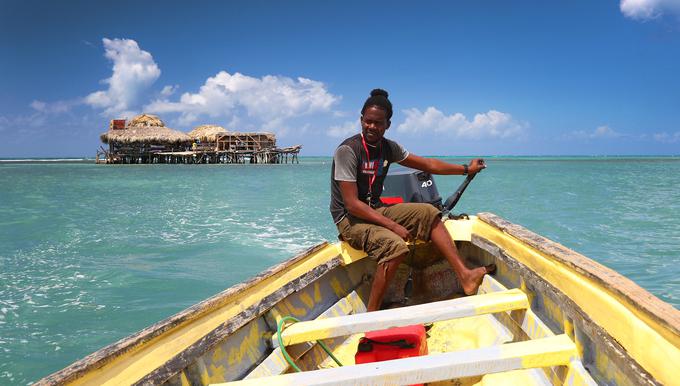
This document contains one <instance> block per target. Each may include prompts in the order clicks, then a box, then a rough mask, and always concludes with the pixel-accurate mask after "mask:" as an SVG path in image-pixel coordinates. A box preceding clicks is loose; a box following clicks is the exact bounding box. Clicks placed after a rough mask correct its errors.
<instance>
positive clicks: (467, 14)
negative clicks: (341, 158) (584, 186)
mask: <svg viewBox="0 0 680 386" xmlns="http://www.w3.org/2000/svg"><path fill="white" fill-rule="evenodd" d="M679 70H680V0H623V1H586V0H577V1H570V2H546V1H520V2H509V1H474V2H472V1H469V2H444V1H442V2H434V1H425V2H371V3H370V4H362V3H361V2H350V1H342V2H311V1H309V2H305V1H299V2H263V1H247V2H246V1H230V2H217V1H196V2H192V3H191V4H189V3H188V2H174V1H163V2H158V1H154V2H152V1H144V0H142V1H135V2H132V1H129V2H128V1H115V2H114V1H110V2H93V1H64V2H54V1H42V2H40V1H30V0H29V1H6V0H0V138H3V140H2V141H0V158H13V157H36V156H48V157H65V156H90V157H91V156H94V153H95V151H96V149H97V147H98V146H99V145H100V142H99V134H101V133H102V132H104V131H105V130H106V129H107V127H108V121H109V119H111V118H119V117H128V118H130V117H132V116H133V115H134V114H138V113H141V112H147V113H154V114H158V115H160V117H161V118H162V119H163V120H164V121H165V122H166V125H167V126H169V127H172V128H175V129H179V130H183V131H189V130H191V129H192V128H193V127H195V126H198V125H201V124H218V125H221V126H224V127H226V128H228V129H231V130H242V131H246V130H266V131H272V132H275V133H276V134H277V135H278V142H279V144H280V145H282V146H287V145H293V144H302V145H303V146H304V147H303V152H302V154H303V155H331V154H332V152H333V150H334V148H335V147H336V146H337V144H338V143H339V142H340V141H341V140H342V139H343V138H344V137H346V136H349V135H351V134H353V133H356V132H358V131H359V124H358V117H359V110H360V108H361V105H362V103H363V101H364V100H365V98H366V97H367V96H368V93H369V92H370V90H371V89H372V88H375V87H380V88H384V89H386V90H388V91H389V93H390V98H391V100H392V102H393V104H394V107H395V115H394V117H393V119H392V127H391V128H390V130H389V131H388V134H387V136H388V137H389V138H392V139H395V140H398V141H399V142H401V143H403V144H404V145H405V147H406V148H407V149H409V150H410V151H412V152H415V153H417V154H422V155H499V154H509V155H604V154H608V155H638V154H649V155H655V154H667V155H677V154H680V123H679V122H680V76H679V72H680V71H679Z"/></svg>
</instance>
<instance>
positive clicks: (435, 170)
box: [399, 154, 486, 174]
mask: <svg viewBox="0 0 680 386" xmlns="http://www.w3.org/2000/svg"><path fill="white" fill-rule="evenodd" d="M399 164H400V165H403V166H406V167H409V168H412V169H418V170H422V171H424V172H428V173H432V174H465V166H463V165H458V164H450V163H448V162H444V161H440V160H438V159H436V158H424V157H421V156H417V155H415V154H409V155H408V156H407V157H406V159H404V160H403V161H401V162H399ZM485 167H486V165H485V164H484V160H483V159H481V158H475V159H473V160H472V161H470V164H469V165H468V171H467V172H468V174H475V173H478V172H479V171H480V170H482V169H484V168H485Z"/></svg>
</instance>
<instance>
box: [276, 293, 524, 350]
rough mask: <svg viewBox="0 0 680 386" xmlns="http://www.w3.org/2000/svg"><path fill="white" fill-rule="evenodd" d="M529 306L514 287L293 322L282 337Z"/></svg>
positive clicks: (296, 339) (304, 338)
mask: <svg viewBox="0 0 680 386" xmlns="http://www.w3.org/2000/svg"><path fill="white" fill-rule="evenodd" d="M527 307H529V301H528V299H527V296H526V294H524V293H523V292H522V291H521V290H519V289H511V290H508V291H503V292H495V293H491V294H484V295H475V296H467V297H463V298H457V299H452V300H445V301H440V302H433V303H426V304H420V305H416V306H410V307H402V308H395V309H390V310H383V311H374V312H367V313H362V314H355V315H348V316H340V317H335V318H326V319H321V320H312V321H306V322H299V323H295V324H292V325H289V326H288V327H287V328H286V329H285V330H284V331H283V333H282V338H283V343H284V344H285V345H286V346H288V345H291V344H297V343H302V342H309V341H314V340H317V339H326V338H335V337H338V336H346V335H352V334H357V333H360V332H366V331H375V330H383V329H387V328H392V327H401V326H409V325H412V324H422V323H431V322H437V321H440V320H450V319H456V318H463V317H467V316H474V315H482V314H491V313H496V312H503V311H511V310H516V309H523V308H527ZM272 345H273V347H278V345H279V344H278V341H277V339H276V337H274V338H273V339H272Z"/></svg>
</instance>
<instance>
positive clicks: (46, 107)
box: [31, 100, 81, 114]
mask: <svg viewBox="0 0 680 386" xmlns="http://www.w3.org/2000/svg"><path fill="white" fill-rule="evenodd" d="M80 103H81V102H80V101H79V100H74V101H56V102H43V101H39V100H34V101H33V102H31V108H33V110H35V111H37V112H40V113H45V114H50V113H51V114H59V113H65V112H68V111H70V110H71V108H72V107H74V106H76V105H78V104H80Z"/></svg>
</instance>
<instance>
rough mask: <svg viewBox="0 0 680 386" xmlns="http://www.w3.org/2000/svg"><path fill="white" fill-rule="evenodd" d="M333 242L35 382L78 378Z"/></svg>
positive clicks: (44, 383) (207, 311) (226, 301)
mask: <svg viewBox="0 0 680 386" xmlns="http://www.w3.org/2000/svg"><path fill="white" fill-rule="evenodd" d="M330 245H331V244H330V243H328V241H322V242H321V243H319V244H316V245H314V246H312V247H309V248H307V249H305V250H304V251H302V252H300V253H299V254H297V255H295V256H293V257H291V258H290V259H287V260H284V261H282V262H281V263H279V264H276V265H274V266H271V267H269V268H268V269H266V270H265V271H263V272H261V273H259V274H257V275H255V276H253V277H251V278H250V279H247V280H245V281H242V282H240V283H237V284H234V285H233V286H231V287H229V288H227V289H225V290H223V291H221V292H219V293H217V294H215V295H213V296H211V297H209V298H207V299H205V300H202V301H200V302H198V303H196V304H194V305H192V306H190V307H188V308H186V309H184V310H182V311H180V312H178V313H176V314H174V315H172V316H169V317H167V318H165V319H163V320H161V321H159V322H156V323H154V324H152V325H150V326H148V327H146V328H144V329H142V330H140V331H138V332H136V333H134V334H132V335H128V336H126V337H124V338H122V339H120V340H118V341H116V342H114V343H111V344H109V345H107V346H105V347H103V348H101V349H99V350H97V351H95V352H93V353H92V354H89V355H87V356H86V357H84V358H82V359H79V360H77V361H76V362H73V363H72V364H70V365H69V366H67V367H65V368H63V369H61V370H59V371H57V372H54V373H52V374H50V375H47V376H46V377H44V378H42V379H40V380H38V381H37V382H36V383H35V385H56V384H63V383H66V382H70V381H74V380H75V379H77V378H79V377H80V376H82V375H84V374H85V373H87V372H89V371H93V370H96V369H98V368H101V367H103V366H105V365H106V364H107V363H109V362H111V361H112V360H114V359H115V358H118V357H120V356H122V355H124V354H126V353H128V352H131V351H133V350H134V349H135V348H137V347H139V346H141V345H142V344H144V343H147V342H149V341H151V340H153V339H154V338H156V337H159V336H161V335H163V334H164V333H166V332H168V331H170V330H173V329H175V328H177V327H180V326H182V325H184V324H187V323H190V322H192V321H194V320H196V319H199V318H200V317H202V316H204V315H206V314H208V313H209V312H212V311H213V310H215V309H217V308H219V307H222V306H224V305H225V304H227V303H228V302H229V301H231V300H232V299H233V297H234V296H235V295H237V294H239V293H240V292H242V291H244V290H246V289H248V288H252V287H254V286H256V285H258V284H259V283H261V282H263V281H265V280H266V279H267V278H269V277H271V276H273V275H275V274H276V273H278V272H282V271H285V270H286V269H288V268H289V267H290V266H292V265H294V264H296V263H298V262H300V261H302V260H304V259H306V258H307V257H309V256H311V255H313V254H315V253H316V252H319V251H321V250H322V249H324V248H326V247H328V246H330Z"/></svg>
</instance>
